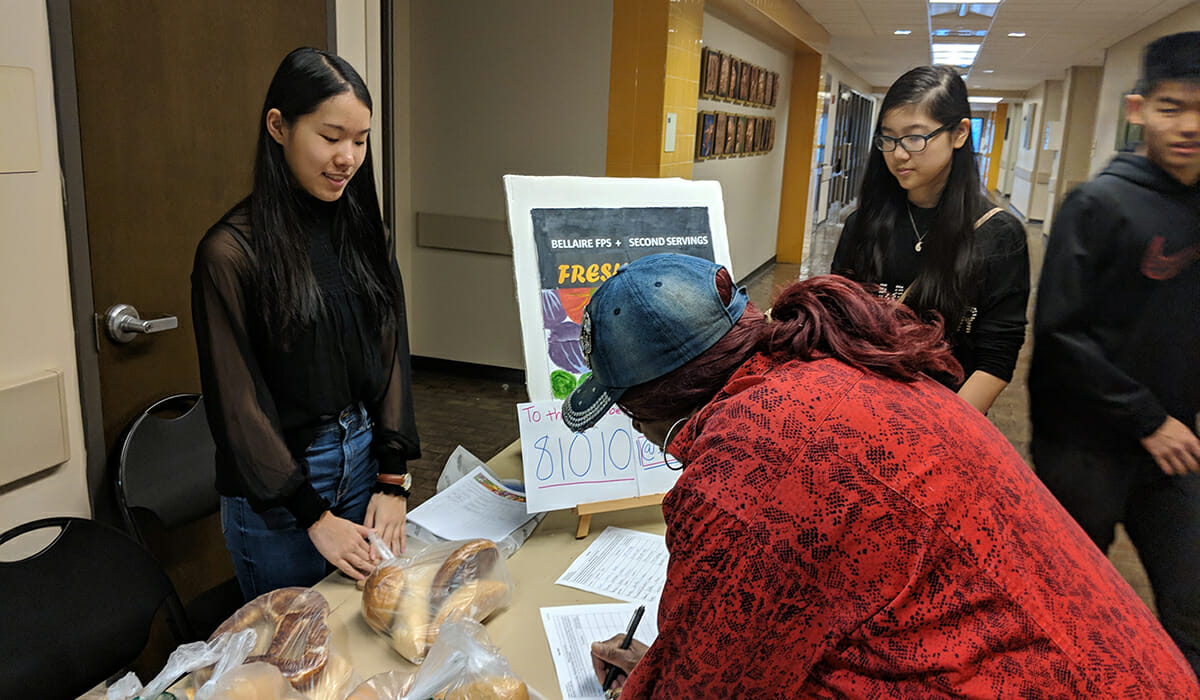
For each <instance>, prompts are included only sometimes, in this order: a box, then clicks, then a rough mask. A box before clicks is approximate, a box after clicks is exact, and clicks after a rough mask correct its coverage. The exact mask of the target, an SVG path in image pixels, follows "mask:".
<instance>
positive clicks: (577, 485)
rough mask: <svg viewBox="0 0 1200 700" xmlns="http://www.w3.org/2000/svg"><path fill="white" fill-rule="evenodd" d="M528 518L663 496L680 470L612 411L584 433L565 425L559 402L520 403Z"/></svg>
mask: <svg viewBox="0 0 1200 700" xmlns="http://www.w3.org/2000/svg"><path fill="white" fill-rule="evenodd" d="M517 422H518V424H519V425H520V428H521V459H522V460H523V462H524V468H525V506H526V509H527V510H528V512H529V513H540V512H542V511H547V510H556V509H559V508H574V507H575V506H576V505H579V504H580V503H595V502H597V501H612V500H616V499H618V498H634V497H637V496H649V495H653V494H656V493H665V492H666V491H668V490H670V488H671V487H672V486H674V485H675V481H676V480H677V479H678V478H679V471H678V470H679V469H681V468H682V465H680V464H679V462H678V460H676V459H675V458H674V457H671V456H670V455H664V454H663V451H662V450H660V449H659V448H658V446H657V445H655V444H654V443H652V442H650V441H649V440H648V439H646V436H644V435H642V434H641V433H639V432H638V431H636V430H634V429H633V422H632V421H631V420H630V419H629V416H627V415H625V414H624V413H622V412H621V409H619V408H617V407H616V406H613V407H612V409H611V410H609V412H608V414H607V415H605V416H604V417H603V418H601V419H600V420H599V422H597V423H596V425H595V426H594V427H592V428H590V429H588V430H585V431H583V432H582V433H574V432H571V429H570V428H568V427H567V426H566V425H565V424H564V423H563V422H562V402H561V401H531V402H529V403H522V404H517Z"/></svg>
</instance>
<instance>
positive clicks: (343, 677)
mask: <svg viewBox="0 0 1200 700" xmlns="http://www.w3.org/2000/svg"><path fill="white" fill-rule="evenodd" d="M357 682H358V676H357V675H356V674H355V673H354V668H353V667H352V666H351V665H350V662H349V661H347V660H346V657H344V656H342V655H341V654H337V653H334V654H330V655H329V661H328V663H326V664H325V668H323V669H321V673H320V674H319V675H318V676H317V677H316V678H315V679H313V682H312V683H311V684H310V686H309V687H307V688H299V690H303V691H304V694H305V695H306V696H308V698H309V700H342V698H344V697H345V695H346V691H347V690H349V689H350V688H352V687H353V686H354V685H356V683H357Z"/></svg>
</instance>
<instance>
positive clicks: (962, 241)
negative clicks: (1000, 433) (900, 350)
mask: <svg viewBox="0 0 1200 700" xmlns="http://www.w3.org/2000/svg"><path fill="white" fill-rule="evenodd" d="M879 114H880V117H879V122H878V124H877V125H876V127H875V137H874V139H873V140H872V149H871V155H870V157H869V159H868V160H867V168H866V172H865V173H864V175H863V182H862V186H861V189H860V191H859V198H858V202H859V204H858V209H857V211H855V212H854V213H853V214H851V215H850V217H849V218H848V219H846V226H845V228H844V230H843V232H842V237H841V240H839V241H838V246H837V251H836V252H835V253H834V256H833V265H832V271H833V272H834V273H835V274H840V275H844V276H846V277H849V278H851V279H853V280H856V281H858V282H861V283H863V284H866V285H869V286H870V287H871V288H872V289H874V290H876V291H877V292H878V294H879V295H880V296H887V297H891V298H893V299H898V300H900V301H901V302H903V303H904V304H906V305H907V306H909V307H910V308H912V309H913V310H914V311H916V312H917V314H918V315H920V316H921V317H922V318H923V319H925V320H926V321H929V322H937V320H938V319H940V320H941V322H942V323H943V324H944V328H945V334H946V339H947V340H948V341H949V342H950V344H951V347H952V349H953V352H954V356H955V358H956V359H957V360H958V361H959V363H960V364H961V365H962V368H963V372H964V374H963V376H964V377H965V380H963V381H961V382H960V381H956V380H955V379H954V378H953V377H951V376H949V375H945V374H941V375H937V376H935V377H934V378H935V379H937V380H938V381H940V382H942V383H943V384H945V385H946V386H948V387H950V388H951V389H953V390H955V391H957V392H958V393H959V395H960V396H962V398H964V399H965V400H967V401H968V402H969V403H970V404H971V405H973V406H975V407H976V408H978V409H979V410H980V411H982V412H984V413H986V412H987V410H988V408H989V407H990V406H991V405H992V402H993V401H995V399H996V396H998V395H999V394H1000V392H1001V390H1003V389H1004V387H1005V386H1007V385H1008V382H1009V381H1010V380H1011V379H1012V373H1013V368H1014V367H1015V366H1016V363H1017V353H1018V352H1019V351H1020V349H1021V345H1022V344H1023V342H1024V340H1025V324H1026V317H1025V307H1026V302H1027V301H1028V299H1029V253H1028V250H1027V247H1026V242H1025V229H1024V227H1023V226H1022V225H1021V223H1020V222H1019V221H1018V220H1017V218H1016V217H1014V216H1013V215H1011V214H1009V213H1008V212H1005V211H1002V210H1000V209H998V208H995V207H993V205H992V204H991V203H990V202H989V201H988V199H987V197H986V196H985V195H984V191H983V186H982V184H981V182H980V179H979V167H978V163H977V162H976V159H975V146H974V143H973V140H972V138H971V108H970V105H969V104H968V102H967V87H966V85H965V84H964V83H963V81H962V78H961V77H959V75H958V72H957V71H955V70H954V69H953V68H950V67H947V66H922V67H919V68H914V69H913V70H911V71H909V72H907V73H905V74H904V75H902V76H901V77H900V78H899V79H898V80H897V81H896V82H895V83H893V84H892V86H891V87H890V88H889V89H888V92H887V95H885V96H884V98H883V105H882V106H881V108H880V111H879Z"/></svg>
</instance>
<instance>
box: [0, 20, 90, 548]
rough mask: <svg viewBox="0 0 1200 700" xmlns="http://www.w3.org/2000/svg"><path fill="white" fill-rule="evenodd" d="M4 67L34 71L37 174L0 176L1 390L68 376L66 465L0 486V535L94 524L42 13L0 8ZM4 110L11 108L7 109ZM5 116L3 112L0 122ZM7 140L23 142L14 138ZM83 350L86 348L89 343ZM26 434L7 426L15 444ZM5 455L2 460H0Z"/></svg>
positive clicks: (0, 52) (2, 428) (0, 56)
mask: <svg viewBox="0 0 1200 700" xmlns="http://www.w3.org/2000/svg"><path fill="white" fill-rule="evenodd" d="M0 16H2V17H4V22H3V24H2V25H0V65H5V66H24V67H29V68H32V69H33V75H34V89H35V101H36V103H35V108H36V112H37V134H36V135H30V136H29V137H30V138H36V139H37V141H38V144H39V148H40V151H41V154H40V161H41V163H40V167H39V169H38V170H37V172H31V173H4V174H0V212H3V228H0V328H3V329H4V331H3V332H0V386H3V385H7V384H9V383H11V382H13V381H16V380H20V379H23V378H26V377H29V376H32V375H35V374H38V373H41V372H43V371H45V370H48V369H58V370H61V371H62V373H63V377H64V380H65V386H66V419H67V421H66V422H67V426H68V435H69V446H70V454H71V457H70V459H69V460H68V461H67V462H66V463H65V464H63V465H61V466H58V467H55V468H52V469H49V470H46V471H43V472H41V473H39V474H36V475H34V476H31V477H28V478H26V479H24V480H21V481H18V482H14V483H12V484H8V485H6V486H0V531H2V530H6V529H8V528H9V527H11V526H13V525H15V524H18V523H21V522H25V521H28V520H33V519H36V518H39V517H44V516H48V515H83V516H88V515H90V512H91V509H90V507H89V505H88V497H87V485H86V477H85V468H86V467H85V465H86V462H87V459H86V455H85V453H84V447H83V444H84V443H83V419H82V417H81V414H80V400H79V380H78V376H77V372H76V364H75V331H74V328H73V327H72V320H71V308H72V307H71V296H70V294H71V285H70V279H69V277H68V271H67V236H66V226H65V224H64V220H63V206H62V191H61V189H60V184H59V177H60V174H61V170H60V165H59V156H58V133H57V131H56V123H55V114H54V83H53V79H52V73H51V68H50V35H49V25H48V23H47V19H46V5H45V3H42V2H27V1H26V0H0ZM6 106H8V105H6ZM4 113H5V112H4V111H3V110H0V115H3V114H4ZM8 120H9V118H7V117H4V116H0V128H2V129H3V130H4V132H5V138H10V139H13V138H25V137H26V134H20V133H12V132H10V131H9V128H10V126H11V125H10V124H9V123H8ZM84 342H87V339H86V338H85V339H84ZM20 430H22V426H21V425H3V426H0V431H3V432H4V433H5V434H8V435H12V434H13V432H14V431H20ZM4 458H5V456H3V455H0V459H4Z"/></svg>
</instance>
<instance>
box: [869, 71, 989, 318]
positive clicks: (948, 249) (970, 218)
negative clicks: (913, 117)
mask: <svg viewBox="0 0 1200 700" xmlns="http://www.w3.org/2000/svg"><path fill="white" fill-rule="evenodd" d="M903 105H917V106H920V107H922V108H924V109H925V110H926V111H928V112H929V115H930V116H931V117H933V119H934V120H935V121H937V122H938V123H939V124H953V125H954V126H952V127H951V129H956V128H957V127H958V124H959V123H961V121H962V120H963V119H970V118H971V106H970V104H969V103H968V101H967V86H966V84H964V83H963V80H962V78H961V77H960V76H959V74H958V71H956V70H954V69H953V68H951V67H949V66H921V67H918V68H914V69H912V70H910V71H908V72H907V73H905V74H904V75H902V76H900V78H899V79H897V80H896V82H894V83H892V86H891V87H890V88H888V91H887V95H885V96H884V98H883V104H882V105H881V106H880V108H879V121H878V122H876V124H875V134H876V135H878V134H879V130H880V125H881V124H882V122H883V117H884V115H886V114H887V113H888V112H890V111H891V110H892V109H894V108H896V107H900V106H903ZM950 162H951V166H950V176H949V178H948V179H947V181H946V188H945V189H944V190H943V191H942V196H941V199H940V201H939V202H938V205H937V206H938V209H937V215H936V216H935V217H934V220H933V224H932V225H931V226H930V229H929V232H928V239H927V240H926V242H925V245H924V252H923V253H922V257H923V258H924V265H923V269H922V271H921V272H920V273H919V274H918V275H917V278H916V279H915V280H914V281H913V284H912V286H911V287H910V288H909V291H908V296H907V297H906V299H905V303H906V304H907V305H908V306H909V307H911V308H912V309H913V310H914V311H916V312H917V313H918V314H920V315H922V316H927V315H928V313H929V312H931V311H936V312H938V313H940V314H941V315H942V317H943V318H944V319H945V322H946V329H947V332H948V333H950V334H953V333H954V330H955V329H956V328H957V327H958V325H959V322H960V321H961V319H962V317H963V315H964V314H965V313H966V311H967V308H968V307H969V306H970V295H971V290H972V288H973V287H974V286H975V283H976V279H977V276H978V269H977V267H978V265H977V261H976V260H975V256H974V253H975V230H974V223H975V217H976V216H977V215H978V213H979V211H980V209H981V208H982V207H983V205H984V204H985V201H986V199H985V197H984V194H983V186H982V184H981V182H980V179H979V168H978V165H977V163H976V160H975V143H974V139H973V138H972V136H971V132H970V130H968V131H967V140H966V142H965V143H964V144H963V145H962V146H961V147H959V148H957V149H955V150H954V155H953V156H952V158H951V161H950ZM907 206H908V193H907V192H905V190H904V188H903V187H901V186H900V181H899V180H897V179H896V177H895V176H894V175H892V173H891V171H889V170H888V167H887V163H886V162H885V161H884V158H883V152H882V151H880V150H879V149H877V148H872V149H871V155H870V157H869V158H868V159H867V167H866V171H865V172H864V173H863V181H862V186H861V188H860V190H859V205H858V214H857V216H855V221H854V226H855V230H854V231H846V234H845V235H850V236H851V237H850V238H849V239H847V240H851V241H855V242H856V245H854V246H852V248H851V249H850V250H848V251H847V253H848V254H847V256H846V264H845V268H846V270H845V272H846V274H847V275H848V276H850V277H852V278H853V279H855V280H857V281H859V282H867V283H877V282H879V281H881V278H882V276H883V257H884V251H885V250H886V249H887V247H888V246H887V243H888V237H889V236H890V235H893V232H894V231H896V230H898V229H904V230H906V231H907V227H908V226H909V222H908V213H907V211H906V207H907Z"/></svg>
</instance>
